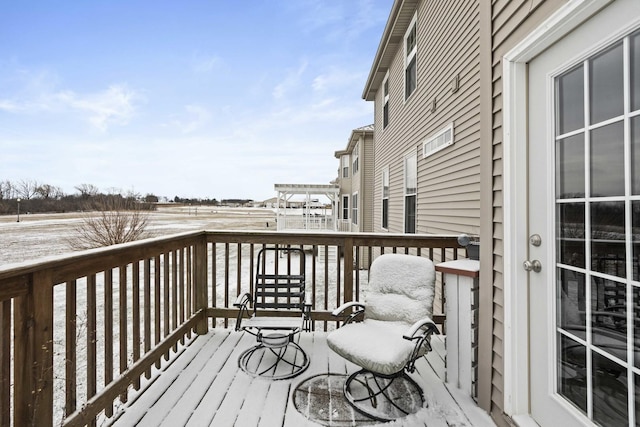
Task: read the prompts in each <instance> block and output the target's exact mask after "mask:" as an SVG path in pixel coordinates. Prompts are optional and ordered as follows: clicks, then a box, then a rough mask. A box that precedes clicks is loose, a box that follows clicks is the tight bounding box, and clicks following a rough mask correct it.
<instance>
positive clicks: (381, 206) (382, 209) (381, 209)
mask: <svg viewBox="0 0 640 427" xmlns="http://www.w3.org/2000/svg"><path fill="white" fill-rule="evenodd" d="M385 174H386V176H387V187H389V180H390V179H391V178H390V176H389V166H385V167H384V168H383V169H382V187H381V188H382V197H381V200H386V201H387V226H386V227H385V226H383V225H382V218H383V217H384V202H383V203H381V205H380V228H381V229H383V230H389V194H387V195H386V196H385V195H384V177H385ZM390 192H391V189H390V188H389V193H390Z"/></svg>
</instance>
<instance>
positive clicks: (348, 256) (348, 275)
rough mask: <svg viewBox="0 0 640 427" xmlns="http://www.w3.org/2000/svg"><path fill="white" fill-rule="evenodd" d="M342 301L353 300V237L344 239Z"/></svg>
mask: <svg viewBox="0 0 640 427" xmlns="http://www.w3.org/2000/svg"><path fill="white" fill-rule="evenodd" d="M343 298H344V300H343V302H350V301H353V238H352V237H347V238H345V239H344V295H343Z"/></svg>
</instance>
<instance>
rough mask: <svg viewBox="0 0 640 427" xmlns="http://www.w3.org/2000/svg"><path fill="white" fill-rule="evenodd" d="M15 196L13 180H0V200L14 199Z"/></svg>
mask: <svg viewBox="0 0 640 427" xmlns="http://www.w3.org/2000/svg"><path fill="white" fill-rule="evenodd" d="M14 197H15V188H14V185H13V183H12V182H11V181H9V180H8V179H7V180H4V181H0V200H3V199H13V198H14Z"/></svg>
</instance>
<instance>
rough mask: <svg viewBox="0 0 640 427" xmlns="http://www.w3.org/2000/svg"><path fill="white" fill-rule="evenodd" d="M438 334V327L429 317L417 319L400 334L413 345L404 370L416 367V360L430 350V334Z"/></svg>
mask: <svg viewBox="0 0 640 427" xmlns="http://www.w3.org/2000/svg"><path fill="white" fill-rule="evenodd" d="M432 334H436V335H438V334H440V331H438V327H437V326H436V324H435V323H434V322H433V320H431V318H429V317H425V318H424V319H421V320H418V321H417V322H416V323H414V324H413V325H411V327H410V328H409V329H408V330H407V332H405V334H404V335H403V336H402V338H404V339H405V340H409V341H413V342H414V347H413V351H412V353H411V358H410V359H409V362H408V363H407V365H406V366H405V370H406V371H407V372H409V373H411V372H414V371H415V369H416V360H417V359H418V358H419V357H421V356H423V355H425V354H426V353H428V352H430V351H431V335H432Z"/></svg>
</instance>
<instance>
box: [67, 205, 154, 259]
mask: <svg viewBox="0 0 640 427" xmlns="http://www.w3.org/2000/svg"><path fill="white" fill-rule="evenodd" d="M93 199H95V200H93V202H92V206H90V209H88V210H89V211H93V212H87V213H85V214H84V217H83V219H82V222H81V223H80V226H79V227H78V228H77V229H76V233H75V235H74V236H73V237H71V238H70V239H68V240H67V243H68V244H69V246H70V247H71V248H73V249H76V250H80V249H91V248H97V247H101V246H109V245H115V244H118V243H126V242H132V241H134V240H139V239H143V238H145V237H148V233H147V230H146V229H147V225H148V224H149V212H148V211H146V210H142V209H141V205H140V203H138V202H137V201H136V200H134V199H131V198H123V197H122V196H120V195H105V196H98V197H95V198H93Z"/></svg>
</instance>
